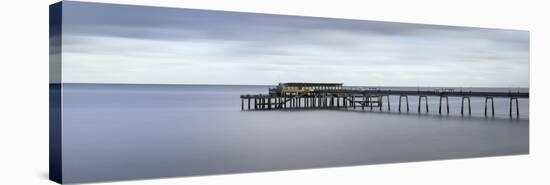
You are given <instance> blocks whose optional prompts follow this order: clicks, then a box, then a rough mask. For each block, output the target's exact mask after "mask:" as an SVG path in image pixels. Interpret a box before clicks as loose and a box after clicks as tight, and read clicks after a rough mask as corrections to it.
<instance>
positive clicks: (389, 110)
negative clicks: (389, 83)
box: [386, 95, 391, 112]
mask: <svg viewBox="0 0 550 185" xmlns="http://www.w3.org/2000/svg"><path fill="white" fill-rule="evenodd" d="M386 98H388V112H391V105H390V95H388V96H386Z"/></svg>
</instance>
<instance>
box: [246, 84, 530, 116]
mask: <svg viewBox="0 0 550 185" xmlns="http://www.w3.org/2000/svg"><path fill="white" fill-rule="evenodd" d="M390 96H398V97H399V104H398V107H397V110H398V111H399V112H410V111H411V109H410V107H409V97H410V96H412V97H416V98H418V109H417V111H418V113H420V112H422V111H424V112H429V106H428V98H429V97H430V98H439V107H438V109H437V110H438V112H439V114H441V113H442V110H443V109H444V108H445V111H444V112H446V113H447V114H448V113H449V112H450V110H449V97H459V98H460V99H461V100H462V102H461V110H460V114H461V115H464V114H465V113H467V114H469V115H471V114H472V108H471V101H470V98H471V97H482V98H485V116H487V115H488V108H489V106H490V109H491V111H490V114H491V115H493V116H494V115H495V106H494V99H495V98H506V99H509V100H510V109H509V112H508V114H509V116H510V117H512V116H513V115H514V113H515V115H516V117H519V111H520V110H519V104H518V99H519V98H529V93H527V92H510V91H509V92H482V91H477V92H476V91H457V90H455V89H449V88H443V89H435V90H420V89H419V90H416V91H414V90H391V89H379V88H358V87H346V86H343V84H342V83H280V84H279V85H278V86H277V87H275V88H270V89H269V93H267V94H253V95H250V94H246V95H241V96H240V98H241V110H278V109H360V110H365V109H368V110H373V109H378V110H380V111H383V110H387V111H391V109H392V107H391V105H390ZM489 100H490V101H489ZM423 102H424V104H422V103H423ZM489 103H490V104H489ZM384 104H386V105H384ZM514 104H515V109H513V108H512V107H513V105H514ZM466 111H467V112H466Z"/></svg>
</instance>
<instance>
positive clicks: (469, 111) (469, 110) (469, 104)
mask: <svg viewBox="0 0 550 185" xmlns="http://www.w3.org/2000/svg"><path fill="white" fill-rule="evenodd" d="M468 115H472V101H471V100H470V97H469V96H468Z"/></svg>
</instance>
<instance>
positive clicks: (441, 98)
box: [439, 96, 443, 114]
mask: <svg viewBox="0 0 550 185" xmlns="http://www.w3.org/2000/svg"><path fill="white" fill-rule="evenodd" d="M442 100H443V96H439V114H441V101H442Z"/></svg>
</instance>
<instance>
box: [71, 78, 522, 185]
mask: <svg viewBox="0 0 550 185" xmlns="http://www.w3.org/2000/svg"><path fill="white" fill-rule="evenodd" d="M267 88H269V86H223V85H107V84H64V86H63V106H64V107H63V169H64V172H63V173H64V174H63V176H64V178H66V179H67V182H89V181H110V180H125V179H140V178H153V177H173V176H195V175H208V174H222V173H242V172H256V171H271V170H287V169H301V168H319V167H335V166H348V165H363V164H379V163H396V162H408V161H423V160H440V159H453V158H468V157H485V156H498V155H516V154H528V153H529V119H528V115H529V106H528V100H527V99H520V100H519V106H520V118H519V119H518V118H513V119H510V118H509V117H508V108H509V107H508V106H509V99H498V98H497V99H495V106H496V107H495V108H496V110H495V113H496V116H495V117H488V118H486V117H484V115H483V111H484V101H485V100H484V99H482V98H479V99H478V98H472V116H464V117H462V116H460V99H459V98H451V97H450V98H449V104H450V111H451V114H450V115H447V114H443V115H439V114H438V113H437V109H438V104H439V98H437V97H430V99H429V105H430V113H428V114H427V113H422V114H418V113H417V108H418V107H417V106H418V97H413V96H411V97H409V104H410V110H411V112H410V113H397V112H396V111H397V103H398V98H397V97H392V100H391V106H392V112H387V110H386V108H384V110H383V112H380V111H378V110H376V109H375V110H373V111H370V110H369V109H367V110H366V111H361V110H360V109H357V110H355V111H353V110H348V111H340V110H293V111H283V110H276V111H241V107H240V106H241V105H240V103H241V102H240V99H239V95H241V94H256V93H266V92H267ZM392 88H394V89H403V88H404V87H392ZM413 89H416V88H413ZM457 89H459V88H457ZM463 90H465V91H468V90H471V89H468V88H464V89H463ZM474 90H486V91H495V90H498V91H500V90H505V91H508V89H479V88H478V89H474ZM512 90H513V91H518V89H512ZM519 91H528V90H527V89H519ZM423 108H424V107H423Z"/></svg>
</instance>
